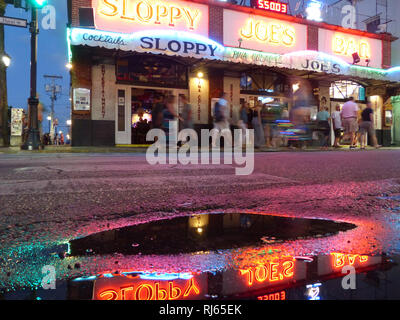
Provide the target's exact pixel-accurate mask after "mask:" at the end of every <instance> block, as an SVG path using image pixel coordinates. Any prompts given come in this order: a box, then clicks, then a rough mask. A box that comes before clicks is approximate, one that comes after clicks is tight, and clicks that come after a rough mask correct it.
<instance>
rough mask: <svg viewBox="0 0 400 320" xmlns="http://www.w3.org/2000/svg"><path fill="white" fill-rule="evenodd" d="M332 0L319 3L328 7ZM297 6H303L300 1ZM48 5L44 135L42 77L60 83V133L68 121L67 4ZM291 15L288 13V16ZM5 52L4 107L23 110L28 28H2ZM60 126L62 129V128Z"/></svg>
mask: <svg viewBox="0 0 400 320" xmlns="http://www.w3.org/2000/svg"><path fill="white" fill-rule="evenodd" d="M332 1H333V0H326V1H323V3H324V4H330V3H332ZM297 2H299V1H298V0H290V1H289V4H290V6H291V7H292V8H293V9H294V8H295V7H296V4H297ZM301 3H303V2H302V1H301ZM48 4H49V5H53V6H54V7H55V8H56V28H55V29H47V30H46V29H43V27H42V20H43V18H44V17H45V14H43V13H42V12H41V11H40V10H39V13H38V18H39V28H40V33H39V37H38V78H37V81H38V85H37V88H38V95H39V99H40V101H41V102H42V104H43V105H44V106H45V109H46V110H47V111H45V112H44V113H43V119H44V121H43V132H48V129H49V124H48V121H47V120H46V118H47V115H48V113H49V112H50V104H51V100H50V97H49V95H48V94H47V93H46V91H45V85H46V83H49V82H50V80H49V79H45V78H44V77H43V76H44V75H45V74H47V75H57V76H62V77H63V79H62V80H57V83H58V84H60V85H61V86H62V93H61V95H59V96H58V99H57V101H56V103H55V117H56V118H58V119H59V128H60V130H66V129H67V127H66V121H67V119H70V112H71V111H70V110H71V107H70V101H69V86H70V76H69V71H68V70H67V69H66V67H65V65H66V63H67V42H66V25H67V20H68V17H67V1H65V0H48ZM293 13H295V12H292V14H293ZM5 15H6V16H9V17H16V18H22V19H27V20H28V22H29V21H30V19H31V17H30V12H26V11H25V10H23V9H16V8H14V7H13V6H12V5H8V6H7V8H6V14H5ZM5 48H6V49H5V50H6V52H7V53H8V54H9V55H10V56H11V58H12V63H11V65H10V67H9V68H8V71H7V85H8V104H9V105H10V106H13V107H22V108H24V109H27V99H28V97H29V87H30V76H29V74H30V33H29V30H28V28H17V27H11V26H5ZM63 126H64V127H63Z"/></svg>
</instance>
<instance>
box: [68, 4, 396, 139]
mask: <svg viewBox="0 0 400 320" xmlns="http://www.w3.org/2000/svg"><path fill="white" fill-rule="evenodd" d="M278 9H279V10H278ZM286 12H287V10H286ZM68 14H69V27H68V31H67V41H68V48H69V53H68V54H69V59H70V62H71V64H72V65H73V68H72V69H71V98H72V101H73V104H72V116H71V119H72V144H73V145H74V146H91V145H93V146H113V145H142V144H146V143H148V142H146V140H145V137H146V133H147V131H148V130H149V129H150V127H151V120H152V119H151V110H152V107H153V105H154V101H155V99H156V97H157V95H159V94H163V95H166V94H173V95H175V96H176V97H179V96H181V95H186V96H187V97H189V101H190V103H191V105H192V112H193V120H194V124H195V129H196V130H200V129H202V128H212V109H213V108H212V106H213V104H214V103H215V101H216V100H217V98H218V97H219V95H220V93H221V92H226V93H227V95H228V104H229V111H230V117H231V122H232V124H236V123H237V120H238V117H239V108H240V103H241V102H242V101H247V102H249V103H250V105H254V103H256V102H257V101H258V100H260V101H262V102H263V103H270V104H274V103H275V104H276V103H280V104H286V105H287V106H288V108H289V109H290V108H291V107H292V105H293V101H294V97H295V94H294V88H295V87H296V88H300V89H301V90H302V92H303V94H304V95H307V96H308V97H312V98H311V99H310V100H309V102H308V103H309V105H310V107H312V110H313V113H314V114H316V113H317V112H318V110H319V108H320V107H321V106H322V105H326V106H328V107H329V108H330V109H331V111H333V110H334V108H335V105H336V104H337V103H339V104H342V103H343V102H344V101H345V99H346V98H347V97H349V96H354V97H355V98H356V101H357V102H358V103H359V104H360V105H361V106H363V105H365V103H366V100H367V99H370V100H371V101H372V102H373V107H374V109H375V112H374V116H375V119H374V122H375V127H376V129H377V134H378V139H379V142H380V143H381V144H383V145H390V143H391V140H392V137H391V126H392V122H391V117H392V114H391V104H389V103H387V101H389V100H390V97H391V96H393V95H395V94H396V90H397V89H396V88H397V87H398V83H399V82H400V68H396V67H393V66H392V65H391V55H390V54H391V43H392V42H393V41H395V40H396V38H395V37H393V36H392V35H390V34H387V33H385V34H374V33H368V32H365V31H360V30H355V29H344V28H342V27H338V26H334V25H329V24H326V23H323V22H313V21H309V20H306V19H302V18H298V17H294V16H290V15H288V14H287V13H285V10H283V8H282V4H281V5H279V6H278V5H276V6H275V7H274V11H271V10H266V9H265V7H263V6H260V8H250V7H243V6H238V5H233V4H229V3H224V2H219V1H212V0H210V1H207V0H192V1H185V0H168V1H167V0H165V1H159V0H69V1H68ZM353 53H357V55H358V57H359V58H360V61H359V62H358V63H356V64H354V63H353V62H354V60H353V59H354V58H353ZM177 100H178V101H177V103H176V106H175V107H176V111H177V112H179V111H180V108H181V106H180V105H179V103H180V102H179V99H177Z"/></svg>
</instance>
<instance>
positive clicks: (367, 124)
mask: <svg viewBox="0 0 400 320" xmlns="http://www.w3.org/2000/svg"><path fill="white" fill-rule="evenodd" d="M371 106H372V105H371V102H367V107H366V108H365V109H364V110H363V112H362V113H361V123H360V145H361V149H362V150H364V149H365V141H366V135H367V134H369V136H370V137H371V140H372V145H373V146H374V147H375V148H380V147H381V146H380V145H378V140H377V139H376V133H375V128H374V115H373V114H374V110H372V108H371Z"/></svg>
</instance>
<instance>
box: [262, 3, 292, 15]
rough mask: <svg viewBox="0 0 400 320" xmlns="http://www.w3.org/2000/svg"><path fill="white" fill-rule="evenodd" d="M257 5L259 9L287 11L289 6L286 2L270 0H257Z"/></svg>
mask: <svg viewBox="0 0 400 320" xmlns="http://www.w3.org/2000/svg"><path fill="white" fill-rule="evenodd" d="M256 7H257V8H258V9H263V10H268V11H274V12H280V13H287V12H288V6H287V4H286V3H280V2H276V1H268V0H257V3H256Z"/></svg>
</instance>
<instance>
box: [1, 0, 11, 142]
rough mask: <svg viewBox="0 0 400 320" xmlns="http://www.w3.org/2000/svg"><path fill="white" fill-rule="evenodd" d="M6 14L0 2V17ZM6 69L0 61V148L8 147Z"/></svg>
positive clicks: (2, 3) (2, 34)
mask: <svg viewBox="0 0 400 320" xmlns="http://www.w3.org/2000/svg"><path fill="white" fill-rule="evenodd" d="M5 12H6V3H5V0H0V16H4V14H5ZM4 54H5V52H4V24H0V57H3V55H4ZM6 70H7V67H6V66H5V65H4V63H2V61H0V128H1V129H0V146H4V147H6V146H8V144H9V141H8V101H7V71H6Z"/></svg>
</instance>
